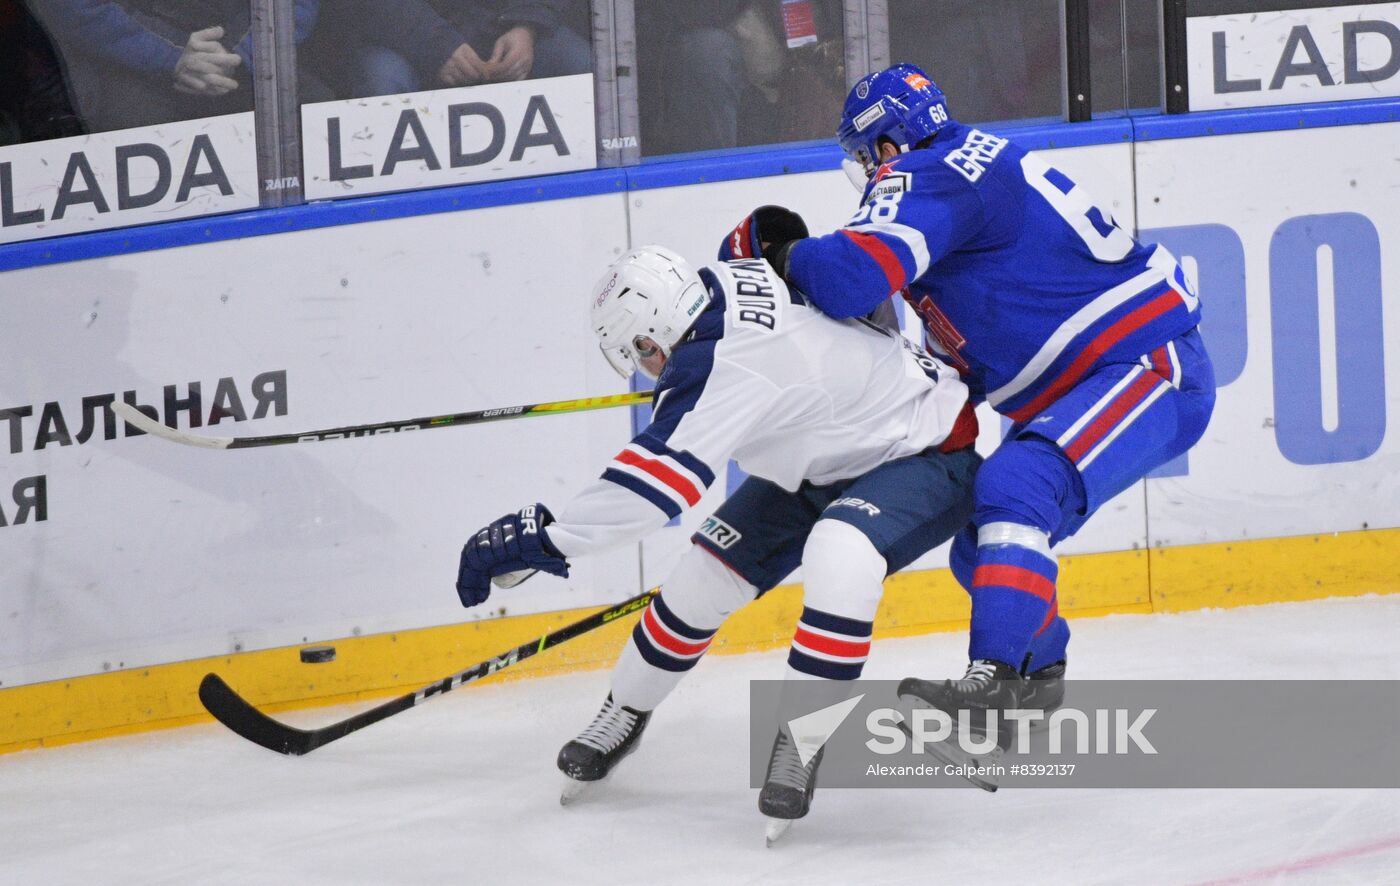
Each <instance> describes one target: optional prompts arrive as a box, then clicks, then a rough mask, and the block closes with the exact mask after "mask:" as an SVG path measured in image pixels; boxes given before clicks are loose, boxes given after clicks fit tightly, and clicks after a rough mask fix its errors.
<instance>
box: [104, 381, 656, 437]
mask: <svg viewBox="0 0 1400 886" xmlns="http://www.w3.org/2000/svg"><path fill="white" fill-rule="evenodd" d="M651 394H652V392H651V391H633V392H632V393H630V394H612V395H609V396H607V397H583V398H581V399H578V400H554V401H552V402H549V403H531V404H528V405H526V406H503V407H498V408H496V409H478V410H476V411H475V412H457V413H454V414H452V415H439V416H427V417H424V418H409V419H404V420H402V421H382V422H378V423H376V424H368V425H348V426H346V427H343V428H326V429H325V430H321V431H302V432H301V433H297V434H271V435H268V436H266V437H206V436H202V435H200V434H187V433H185V432H184V431H177V430H175V429H174V428H170V427H167V426H165V425H164V424H162V423H161V422H159V421H156V420H155V419H153V418H151V417H150V416H148V415H146V414H145V413H143V412H141V411H140V410H138V409H137V408H136V407H135V406H132V405H131V404H130V403H122V402H117V403H113V404H112V405H111V409H112V412H114V413H116V415H118V416H119V417H120V418H122V419H123V420H125V421H126V422H127V423H128V424H130V425H133V426H134V427H136V428H138V429H140V430H142V431H145V432H146V433H148V434H152V435H154V436H156V437H162V438H164V439H166V440H171V441H173V442H175V443H183V444H185V445H186V446H200V447H203V448H205V449H250V448H252V447H254V446H280V445H282V444H283V443H311V442H315V441H316V440H341V439H345V438H347V437H373V436H374V435H376V434H392V433H394V432H395V431H418V430H431V429H433V428H450V427H455V426H457V425H475V424H481V423H483V422H488V421H504V420H505V419H508V418H524V417H526V416H529V415H553V414H557V413H561V412H588V411H590V410H594V409H611V408H613V407H614V406H640V405H642V404H643V403H648V402H650V401H651Z"/></svg>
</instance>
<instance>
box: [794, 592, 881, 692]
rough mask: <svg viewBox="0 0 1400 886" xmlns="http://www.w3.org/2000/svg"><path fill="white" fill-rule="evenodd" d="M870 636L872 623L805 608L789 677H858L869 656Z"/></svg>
mask: <svg viewBox="0 0 1400 886" xmlns="http://www.w3.org/2000/svg"><path fill="white" fill-rule="evenodd" d="M870 635H871V622H868V621H858V620H857V619H853V618H846V617H844V616H840V615H833V614H831V613H829V612H822V611H821V610H819V609H813V608H812V607H810V606H807V607H804V608H803V610H802V617H801V618H800V619H799V620H798V622H797V631H796V632H795V633H794V634H793V637H792V649H791V651H790V652H789V653H788V678H789V679H794V678H795V679H799V680H800V679H812V678H816V679H822V680H855V679H857V678H859V677H860V672H861V669H862V668H864V667H865V660H866V659H867V658H868V657H869V656H870Z"/></svg>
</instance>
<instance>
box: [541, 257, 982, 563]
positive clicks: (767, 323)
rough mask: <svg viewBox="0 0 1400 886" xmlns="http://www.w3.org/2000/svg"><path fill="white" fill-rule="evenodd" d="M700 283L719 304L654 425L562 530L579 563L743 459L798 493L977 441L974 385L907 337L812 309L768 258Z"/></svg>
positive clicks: (692, 341)
mask: <svg viewBox="0 0 1400 886" xmlns="http://www.w3.org/2000/svg"><path fill="white" fill-rule="evenodd" d="M700 277H701V279H702V280H703V281H704V282H705V285H706V286H707V287H708V289H709V290H710V293H711V296H712V298H713V301H712V303H711V304H710V306H709V307H708V308H707V309H706V310H705V312H704V313H703V314H702V315H701V316H700V318H699V320H697V321H696V324H695V327H694V328H693V329H692V330H691V332H690V334H689V335H688V336H687V338H685V339H684V340H683V341H682V343H680V344H678V345H677V346H676V347H675V349H674V351H673V352H672V354H671V357H670V359H669V360H668V361H667V363H666V368H665V369H664V370H663V371H662V373H661V377H660V378H659V379H658V380H657V384H656V391H655V393H654V395H653V399H652V416H651V424H650V425H648V426H647V428H646V430H644V431H642V433H640V434H638V435H637V437H636V438H635V439H633V440H632V442H631V443H629V444H628V445H627V446H626V447H625V448H624V449H623V450H622V451H621V452H619V453H618V454H617V456H616V457H615V458H614V459H613V460H612V462H611V463H609V465H608V467H607V469H606V470H605V471H604V472H603V475H602V477H601V478H600V479H599V480H598V482H596V483H594V484H593V485H592V486H590V487H588V488H587V489H585V490H584V491H583V492H582V493H581V494H580V495H579V496H578V497H576V498H575V499H573V501H571V502H570V503H569V504H568V505H567V506H566V507H565V508H564V509H563V510H562V511H561V512H559V514H558V515H557V522H555V523H551V524H550V525H549V528H548V530H547V533H548V536H549V540H550V542H551V543H552V544H553V545H554V546H555V547H556V548H558V550H559V551H560V553H562V554H564V555H565V556H566V557H574V556H577V555H579V554H585V553H596V552H598V551H601V550H604V549H606V548H609V547H613V546H615V545H620V544H624V543H627V542H632V541H636V540H638V539H640V538H642V537H643V536H645V535H647V534H648V533H650V532H652V531H653V530H655V529H659V528H660V527H662V526H664V525H665V524H666V523H667V521H669V520H670V519H671V518H672V517H675V516H677V515H679V514H680V513H681V512H682V511H683V510H685V509H687V508H689V507H692V506H694V505H695V504H696V503H697V502H699V501H700V497H701V495H702V493H703V492H704V491H705V490H706V489H707V488H709V487H710V485H711V484H713V483H714V482H715V477H716V476H717V475H718V474H720V472H721V471H722V470H723V469H724V467H725V465H726V464H727V463H728V461H729V459H730V458H733V459H734V460H735V461H737V462H738V463H739V466H740V467H742V468H743V469H744V470H745V471H747V472H748V473H750V474H753V475H755V476H758V477H763V478H765V479H767V480H770V481H772V482H773V483H776V484H777V485H779V486H781V487H782V488H784V489H788V490H796V489H797V488H798V486H800V485H801V484H802V482H803V481H810V482H812V483H815V484H818V485H824V484H828V483H834V482H836V481H838V480H846V479H854V478H856V477H859V476H861V475H862V474H865V473H866V472H868V471H870V470H871V469H872V468H875V467H877V466H878V465H881V464H883V463H885V462H888V461H893V460H894V459H897V458H903V457H904V456H907V455H913V454H915V453H918V452H922V451H923V450H925V449H927V448H928V447H930V446H934V445H938V444H943V443H945V441H946V442H947V443H949V444H956V445H952V446H951V448H960V447H961V446H964V445H969V444H971V442H972V440H973V438H975V437H976V433H977V431H976V427H977V426H976V419H975V418H973V416H972V410H971V407H970V406H969V405H968V392H967V386H966V385H964V384H963V382H962V381H961V380H960V379H959V378H958V376H957V373H956V372H955V371H953V370H952V369H949V368H948V367H946V366H944V365H943V364H941V363H939V362H938V361H937V360H935V359H933V358H932V357H929V356H928V355H926V354H923V353H921V352H919V351H917V350H916V349H915V348H914V346H913V345H912V344H911V343H908V342H906V341H905V339H904V338H903V337H902V336H899V335H895V334H892V333H889V332H887V331H885V330H883V329H881V328H879V327H877V326H875V325H873V324H869V323H866V322H865V321H862V320H855V319H851V320H833V319H831V318H830V317H827V316H826V315H825V314H822V313H821V312H820V311H818V310H816V309H815V308H810V307H808V306H807V305H806V303H805V300H804V299H803V297H802V296H801V295H800V294H799V293H796V292H793V291H789V289H788V287H787V285H786V284H785V283H784V282H783V281H782V279H780V278H779V277H778V275H777V274H775V273H774V272H773V269H772V268H771V267H770V266H769V265H768V263H767V262H765V261H764V260H762V259H739V260H736V261H731V262H720V263H716V264H713V265H708V266H706V267H703V268H701V269H700ZM950 435H952V436H953V439H952V440H950V439H949V437H950Z"/></svg>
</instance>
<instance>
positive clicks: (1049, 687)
mask: <svg viewBox="0 0 1400 886" xmlns="http://www.w3.org/2000/svg"><path fill="white" fill-rule="evenodd" d="M1064 701H1065V663H1064V662H1063V661H1057V662H1055V663H1054V664H1051V665H1046V666H1045V667H1043V668H1037V669H1036V670H1034V671H1031V672H1030V673H1028V674H1026V681H1025V682H1024V683H1022V684H1021V705H1020V706H1021V707H1022V708H1023V709H1024V710H1028V711H1031V710H1040V711H1044V712H1045V718H1046V719H1044V720H1036V721H1034V723H1032V725H1031V728H1032V729H1034V728H1036V727H1037V726H1038V727H1040V728H1042V729H1043V728H1044V727H1045V724H1046V722H1047V721H1048V720H1049V717H1050V715H1051V714H1053V713H1054V712H1055V711H1057V710H1059V708H1060V705H1062V704H1064Z"/></svg>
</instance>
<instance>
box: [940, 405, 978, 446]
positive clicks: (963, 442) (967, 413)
mask: <svg viewBox="0 0 1400 886" xmlns="http://www.w3.org/2000/svg"><path fill="white" fill-rule="evenodd" d="M976 442H977V411H976V410H974V409H973V408H972V404H971V403H964V404H963V408H962V412H959V413H958V420H957V421H955V422H953V430H951V431H949V432H948V438H947V439H946V440H944V441H943V442H942V443H939V444H938V451H939V452H957V451H958V450H959V449H966V448H967V447H969V446H971V445H972V444H973V443H976Z"/></svg>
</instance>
